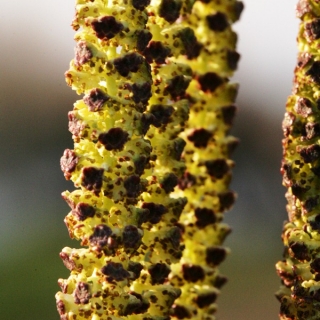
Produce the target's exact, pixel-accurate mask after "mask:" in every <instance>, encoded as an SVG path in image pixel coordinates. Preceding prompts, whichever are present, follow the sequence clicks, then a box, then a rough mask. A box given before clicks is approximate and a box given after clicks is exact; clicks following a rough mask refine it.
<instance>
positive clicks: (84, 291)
mask: <svg viewBox="0 0 320 320" xmlns="http://www.w3.org/2000/svg"><path fill="white" fill-rule="evenodd" d="M73 296H74V302H75V303H76V304H86V303H88V302H89V300H90V298H91V294H90V287H89V285H88V284H87V283H85V282H78V283H77V285H76V288H75V290H74V291H73Z"/></svg>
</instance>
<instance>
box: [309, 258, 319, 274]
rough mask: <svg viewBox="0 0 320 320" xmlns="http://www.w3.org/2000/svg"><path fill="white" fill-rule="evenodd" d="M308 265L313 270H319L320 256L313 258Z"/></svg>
mask: <svg viewBox="0 0 320 320" xmlns="http://www.w3.org/2000/svg"><path fill="white" fill-rule="evenodd" d="M310 267H311V268H312V269H313V270H314V271H315V272H320V258H316V259H314V260H313V261H312V262H311V263H310Z"/></svg>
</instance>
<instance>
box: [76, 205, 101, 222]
mask: <svg viewBox="0 0 320 320" xmlns="http://www.w3.org/2000/svg"><path fill="white" fill-rule="evenodd" d="M95 212H96V211H95V209H94V207H92V206H90V205H89V204H87V203H83V202H80V203H78V204H77V206H76V207H75V208H74V209H73V210H72V214H73V215H74V216H75V217H77V219H78V220H80V221H84V220H86V219H87V218H89V217H93V216H94V214H95Z"/></svg>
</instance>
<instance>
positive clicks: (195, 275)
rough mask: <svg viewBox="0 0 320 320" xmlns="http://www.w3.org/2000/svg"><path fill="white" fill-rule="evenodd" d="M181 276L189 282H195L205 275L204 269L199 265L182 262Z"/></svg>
mask: <svg viewBox="0 0 320 320" xmlns="http://www.w3.org/2000/svg"><path fill="white" fill-rule="evenodd" d="M182 274H183V278H184V279H185V280H186V281H189V282H197V281H199V280H203V279H204V277H205V273H204V270H203V269H202V268H201V267H200V266H196V265H193V264H184V265H183V266H182Z"/></svg>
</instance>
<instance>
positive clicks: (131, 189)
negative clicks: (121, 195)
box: [124, 175, 141, 198]
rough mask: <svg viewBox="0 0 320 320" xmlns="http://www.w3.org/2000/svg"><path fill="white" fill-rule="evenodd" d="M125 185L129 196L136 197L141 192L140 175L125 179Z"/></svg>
mask: <svg viewBox="0 0 320 320" xmlns="http://www.w3.org/2000/svg"><path fill="white" fill-rule="evenodd" d="M124 187H125V189H126V191H127V197H129V198H136V197H137V196H138V195H139V194H140V192H141V184H140V177H139V176H137V175H132V176H129V177H127V178H126V179H125V180H124Z"/></svg>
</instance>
